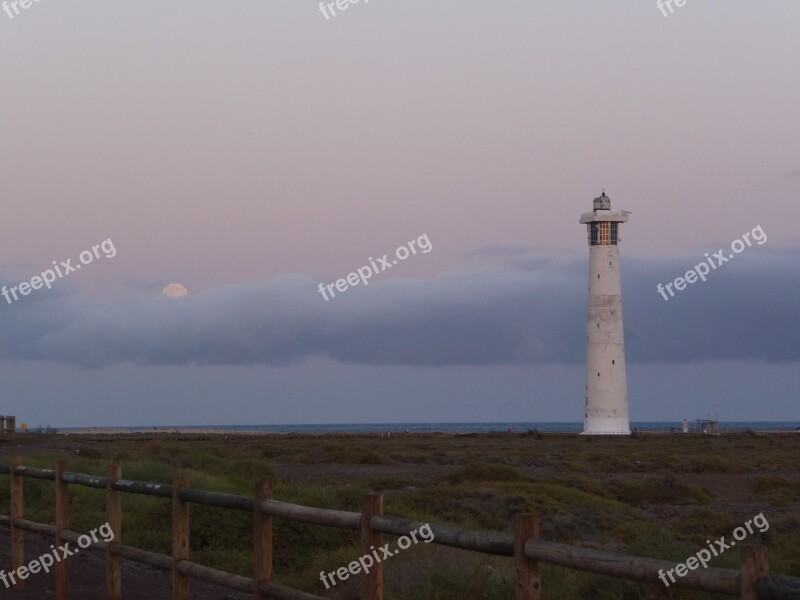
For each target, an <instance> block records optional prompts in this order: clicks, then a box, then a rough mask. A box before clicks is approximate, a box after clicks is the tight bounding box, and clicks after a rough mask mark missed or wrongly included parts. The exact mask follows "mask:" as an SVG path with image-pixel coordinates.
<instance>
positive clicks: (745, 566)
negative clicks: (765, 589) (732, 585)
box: [739, 544, 769, 600]
mask: <svg viewBox="0 0 800 600" xmlns="http://www.w3.org/2000/svg"><path fill="white" fill-rule="evenodd" d="M766 575H769V559H768V557H767V547H766V546H759V545H755V544H754V545H747V546H745V547H744V550H743V551H742V591H741V595H740V596H739V597H740V598H741V600H758V592H757V591H756V582H757V581H758V580H759V579H761V578H762V577H765V576H766Z"/></svg>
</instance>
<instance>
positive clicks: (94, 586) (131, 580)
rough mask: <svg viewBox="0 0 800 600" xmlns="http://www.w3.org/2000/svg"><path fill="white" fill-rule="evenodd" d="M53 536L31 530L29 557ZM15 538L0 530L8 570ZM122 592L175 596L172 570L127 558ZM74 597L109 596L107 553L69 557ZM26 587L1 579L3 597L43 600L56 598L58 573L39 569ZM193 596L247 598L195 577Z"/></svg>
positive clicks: (148, 597)
mask: <svg viewBox="0 0 800 600" xmlns="http://www.w3.org/2000/svg"><path fill="white" fill-rule="evenodd" d="M50 544H52V540H50V539H47V538H45V537H42V536H39V535H34V534H27V535H26V536H25V557H26V559H27V560H28V561H30V560H32V559H33V558H35V557H37V556H41V555H42V554H44V553H46V552H49V551H50ZM10 547H11V540H10V538H9V534H8V531H7V530H4V531H0V569H2V570H3V571H5V572H6V573H8V571H9V570H10V569H11V559H10V558H9V555H8V549H9V548H10ZM122 564H123V567H122V594H123V597H124V598H125V600H162V599H163V600H168V599H169V598H171V597H172V592H171V589H172V588H171V586H172V576H171V574H170V573H167V572H164V571H160V570H158V569H153V568H151V567H147V566H144V565H138V564H136V563H131V562H129V561H125V560H123V563H122ZM69 571H70V573H69V576H70V595H69V597H70V600H106V591H105V585H106V565H105V560H104V559H103V557H102V556H101V555H99V554H97V553H95V552H86V553H84V554H77V555H75V556H73V557H71V558H70V559H69ZM25 583H26V586H25V589H21V590H17V589H12V590H9V589H7V588H6V586H5V585H4V584H3V583H2V581H0V598H8V599H9V600H42V599H43V598H52V597H53V594H54V592H55V577H54V575H53V572H52V571H51V572H50V573H49V574H45V573H37V574H35V575H30V576H29V577H28V579H27V580H26V582H25ZM190 586H191V587H190V590H191V597H192V599H193V600H244V599H245V595H244V594H240V593H238V592H231V591H228V590H226V589H224V588H220V587H218V586H214V585H210V584H206V583H203V582H199V581H192V582H191V584H190Z"/></svg>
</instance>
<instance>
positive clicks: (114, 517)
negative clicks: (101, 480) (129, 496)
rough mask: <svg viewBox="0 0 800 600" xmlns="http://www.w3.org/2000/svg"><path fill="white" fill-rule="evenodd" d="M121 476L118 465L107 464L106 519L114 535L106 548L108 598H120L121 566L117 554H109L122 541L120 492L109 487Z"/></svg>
mask: <svg viewBox="0 0 800 600" xmlns="http://www.w3.org/2000/svg"><path fill="white" fill-rule="evenodd" d="M121 478H122V470H121V469H120V466H119V465H109V466H108V469H107V470H106V519H107V522H108V526H109V527H110V528H111V533H112V535H113V536H114V537H113V538H112V541H110V542H109V543H108V549H107V550H106V560H107V571H106V589H107V592H108V600H121V599H122V566H121V562H122V561H121V560H120V558H119V556H116V555H115V554H111V546H112V545H114V544H121V543H122V494H121V493H120V492H118V491H117V490H115V489H114V488H113V487H111V486H112V485H113V484H114V482H115V481H117V480H119V479H121Z"/></svg>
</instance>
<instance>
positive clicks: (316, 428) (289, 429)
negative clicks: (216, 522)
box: [59, 421, 800, 433]
mask: <svg viewBox="0 0 800 600" xmlns="http://www.w3.org/2000/svg"><path fill="white" fill-rule="evenodd" d="M672 428H674V429H675V431H680V430H681V428H682V423H681V422H678V421H676V422H668V421H631V431H633V430H635V429H638V430H639V431H662V432H663V431H670V430H671V429H672ZM79 429H80V430H85V429H87V428H86V427H75V428H68V427H67V428H59V431H61V432H66V431H70V430H79ZM104 429H105V428H104ZM108 429H116V430H123V431H124V430H125V429H128V427H109V428H108ZM130 429H133V430H136V431H142V430H169V429H178V430H180V431H182V432H189V431H192V430H195V429H196V430H203V431H209V430H210V431H215V430H219V431H221V432H222V431H248V432H249V431H263V432H274V433H387V432H390V433H405V432H409V433H436V432H441V433H487V432H498V431H499V432H508V431H509V430H511V431H513V432H519V433H524V432H527V431H529V430H534V429H535V430H538V431H541V432H544V433H547V432H559V433H580V432H581V431H583V422H578V421H573V422H541V423H537V422H535V421H530V422H528V421H497V422H493V423H327V424H296V425H158V426H154V425H140V426H136V427H130ZM689 429H690V430H694V431H696V430H698V429H699V428H698V423H697V421H690V422H689ZM797 429H800V421H720V422H719V430H720V431H721V432H736V431H747V430H752V431H763V432H766V431H772V432H778V431H794V430H797Z"/></svg>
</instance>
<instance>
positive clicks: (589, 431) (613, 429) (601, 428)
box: [581, 411, 631, 435]
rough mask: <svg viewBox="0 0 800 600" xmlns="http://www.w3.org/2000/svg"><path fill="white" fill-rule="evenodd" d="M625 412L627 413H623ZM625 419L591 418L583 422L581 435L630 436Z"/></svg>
mask: <svg viewBox="0 0 800 600" xmlns="http://www.w3.org/2000/svg"><path fill="white" fill-rule="evenodd" d="M625 412H627V411H625ZM628 423H629V422H628V419H627V417H616V418H607V417H606V418H594V419H593V418H591V417H589V418H588V419H586V420H585V421H584V425H583V432H582V433H581V435H630V434H631V428H630V425H629V424H628Z"/></svg>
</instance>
